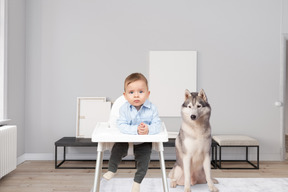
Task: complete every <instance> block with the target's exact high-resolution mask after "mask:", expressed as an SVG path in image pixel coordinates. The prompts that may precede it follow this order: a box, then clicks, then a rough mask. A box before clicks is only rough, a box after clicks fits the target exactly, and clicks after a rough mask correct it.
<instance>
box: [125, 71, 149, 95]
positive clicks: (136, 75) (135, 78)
mask: <svg viewBox="0 0 288 192" xmlns="http://www.w3.org/2000/svg"><path fill="white" fill-rule="evenodd" d="M138 80H142V81H144V82H145V83H146V85H147V89H148V81H147V79H146V77H145V76H144V75H143V74H142V73H132V74H130V75H129V76H128V77H126V79H125V82H124V91H126V87H127V86H128V85H129V84H130V83H133V82H135V81H138Z"/></svg>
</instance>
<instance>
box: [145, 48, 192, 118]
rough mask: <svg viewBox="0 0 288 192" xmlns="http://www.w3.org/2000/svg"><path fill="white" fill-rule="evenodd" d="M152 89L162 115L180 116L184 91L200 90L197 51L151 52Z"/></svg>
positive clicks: (154, 100) (153, 97)
mask: <svg viewBox="0 0 288 192" xmlns="http://www.w3.org/2000/svg"><path fill="white" fill-rule="evenodd" d="M149 89H150V91H151V94H150V97H149V98H150V100H151V102H152V103H153V104H154V105H156V106H157V109H158V113H159V116H161V117H180V116H181V114H180V109H181V105H182V104H183V102H184V95H185V94H184V93H185V89H188V90H189V91H191V92H195V91H197V51H150V52H149Z"/></svg>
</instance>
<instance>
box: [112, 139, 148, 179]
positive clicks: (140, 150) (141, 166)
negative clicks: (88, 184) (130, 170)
mask: <svg viewBox="0 0 288 192" xmlns="http://www.w3.org/2000/svg"><path fill="white" fill-rule="evenodd" d="M128 147H129V144H128V143H115V144H114V146H113V148H112V151H111V156H110V160H109V165H108V170H109V171H111V172H113V173H116V171H117V169H118V165H119V164H120V162H121V160H122V158H123V157H125V156H126V155H127V152H128ZM133 148H134V155H135V161H136V163H137V171H136V173H135V176H134V181H135V182H137V183H141V182H142V180H143V179H144V177H145V175H146V172H147V170H148V166H149V162H150V156H151V151H152V143H142V144H139V145H134V146H133Z"/></svg>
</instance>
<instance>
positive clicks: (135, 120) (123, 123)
mask: <svg viewBox="0 0 288 192" xmlns="http://www.w3.org/2000/svg"><path fill="white" fill-rule="evenodd" d="M142 122H143V123H145V124H147V125H148V128H149V133H148V134H149V135H154V134H157V133H159V132H160V130H161V120H160V118H159V116H158V111H157V108H156V106H155V105H153V104H152V103H151V102H150V101H149V100H146V101H145V103H144V104H143V105H142V106H141V108H140V110H139V111H137V109H136V108H135V107H134V106H133V105H131V104H130V103H129V102H128V101H127V102H126V103H124V104H123V105H122V106H121V108H120V110H119V118H118V120H117V126H118V128H119V129H120V131H121V133H125V134H131V135H138V133H137V128H138V126H139V124H140V123H142Z"/></svg>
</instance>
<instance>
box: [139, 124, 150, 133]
mask: <svg viewBox="0 0 288 192" xmlns="http://www.w3.org/2000/svg"><path fill="white" fill-rule="evenodd" d="M137 131H138V135H148V133H149V128H148V125H146V124H145V123H140V125H139V126H138V130H137Z"/></svg>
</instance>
